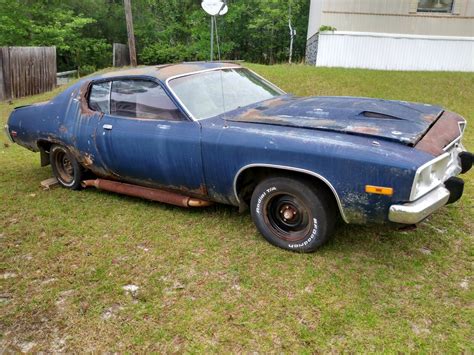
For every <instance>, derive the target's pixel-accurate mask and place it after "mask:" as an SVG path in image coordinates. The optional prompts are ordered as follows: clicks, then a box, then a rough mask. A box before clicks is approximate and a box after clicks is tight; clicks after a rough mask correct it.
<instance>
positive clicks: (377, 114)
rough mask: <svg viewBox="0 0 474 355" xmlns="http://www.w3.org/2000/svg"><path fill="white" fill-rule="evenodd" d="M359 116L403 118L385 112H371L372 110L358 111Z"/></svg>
mask: <svg viewBox="0 0 474 355" xmlns="http://www.w3.org/2000/svg"><path fill="white" fill-rule="evenodd" d="M360 116H363V117H369V118H385V119H387V120H403V118H400V117H395V116H391V115H387V114H385V113H380V112H372V111H363V112H361V113H360Z"/></svg>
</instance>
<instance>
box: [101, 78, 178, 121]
mask: <svg viewBox="0 0 474 355" xmlns="http://www.w3.org/2000/svg"><path fill="white" fill-rule="evenodd" d="M110 114H111V115H116V116H122V117H134V118H145V119H159V120H182V119H183V118H184V117H183V114H182V113H181V111H179V109H178V108H177V107H176V105H175V104H174V103H173V101H171V99H170V98H169V97H168V95H167V94H166V92H165V91H164V90H163V88H162V87H161V86H160V85H159V84H157V83H155V82H153V81H149V80H117V81H114V82H113V83H112V94H111V97H110Z"/></svg>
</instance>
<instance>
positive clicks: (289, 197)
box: [250, 177, 337, 252]
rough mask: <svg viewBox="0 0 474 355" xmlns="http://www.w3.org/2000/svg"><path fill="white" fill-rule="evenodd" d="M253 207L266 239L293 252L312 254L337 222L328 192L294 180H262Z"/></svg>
mask: <svg viewBox="0 0 474 355" xmlns="http://www.w3.org/2000/svg"><path fill="white" fill-rule="evenodd" d="M250 204H251V214H252V219H253V221H254V223H255V225H256V227H257V229H258V230H259V232H260V233H261V234H262V235H263V236H264V237H265V239H266V240H267V241H269V242H270V243H271V244H273V245H276V246H278V247H280V248H283V249H287V250H292V251H299V252H312V251H314V250H316V249H317V248H318V247H320V246H321V245H323V244H324V243H325V242H326V241H327V240H328V238H329V237H330V235H331V233H332V231H333V229H334V225H335V222H336V218H337V212H336V208H335V204H334V203H333V201H332V200H331V196H329V195H328V193H327V191H326V190H324V189H320V190H319V189H316V188H315V187H313V186H312V185H311V184H309V183H307V182H306V181H304V180H298V179H294V178H287V177H271V178H267V179H265V180H263V181H262V182H261V183H259V184H258V185H257V187H256V188H255V190H254V192H253V194H252V199H251V203H250Z"/></svg>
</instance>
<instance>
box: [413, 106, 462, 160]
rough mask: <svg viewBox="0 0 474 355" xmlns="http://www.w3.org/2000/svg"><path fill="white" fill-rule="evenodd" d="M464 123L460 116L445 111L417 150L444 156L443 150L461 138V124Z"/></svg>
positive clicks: (419, 143)
mask: <svg viewBox="0 0 474 355" xmlns="http://www.w3.org/2000/svg"><path fill="white" fill-rule="evenodd" d="M463 122H466V121H465V120H464V118H462V117H461V116H459V115H458V114H456V113H454V112H449V111H445V112H444V113H443V114H442V115H441V117H440V118H439V120H438V121H437V122H436V123H435V124H434V125H433V127H431V129H430V130H429V131H428V133H426V134H425V136H424V137H423V138H422V139H421V140H420V141H419V142H418V143H417V144H416V145H415V148H416V149H419V150H422V151H424V152H426V153H429V154H433V155H435V156H438V155H441V154H443V153H444V151H443V148H444V147H446V146H447V145H448V144H449V143H451V142H452V141H454V140H455V139H456V138H458V137H459V136H460V134H461V131H460V129H459V124H460V123H463Z"/></svg>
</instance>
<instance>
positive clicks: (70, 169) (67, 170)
mask: <svg viewBox="0 0 474 355" xmlns="http://www.w3.org/2000/svg"><path fill="white" fill-rule="evenodd" d="M55 164H56V170H57V172H58V179H59V180H61V182H63V183H64V184H71V183H72V182H73V181H74V166H73V165H72V162H71V160H70V159H69V157H68V155H67V154H66V153H65V152H57V153H56V154H55Z"/></svg>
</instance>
